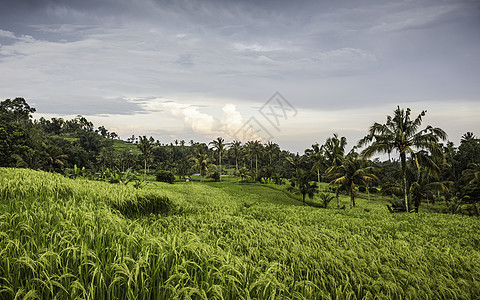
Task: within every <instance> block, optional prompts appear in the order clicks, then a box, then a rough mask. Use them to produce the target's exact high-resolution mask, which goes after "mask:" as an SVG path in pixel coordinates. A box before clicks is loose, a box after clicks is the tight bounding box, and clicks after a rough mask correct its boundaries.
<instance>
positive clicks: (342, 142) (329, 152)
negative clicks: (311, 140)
mask: <svg viewBox="0 0 480 300" xmlns="http://www.w3.org/2000/svg"><path fill="white" fill-rule="evenodd" d="M346 146H347V139H346V138H345V137H344V136H342V137H341V138H339V137H338V134H336V133H334V134H333V137H329V138H328V139H327V140H326V141H325V144H323V146H322V147H323V150H324V152H323V153H324V155H325V165H326V167H327V168H329V167H338V166H341V165H342V163H343V160H344V157H345V147H346ZM335 195H336V197H337V208H340V195H339V191H338V186H337V187H336V188H335Z"/></svg>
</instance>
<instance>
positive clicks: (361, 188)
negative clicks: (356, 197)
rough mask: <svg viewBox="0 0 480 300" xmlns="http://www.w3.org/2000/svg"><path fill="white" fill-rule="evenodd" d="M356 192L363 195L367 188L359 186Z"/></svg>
mask: <svg viewBox="0 0 480 300" xmlns="http://www.w3.org/2000/svg"><path fill="white" fill-rule="evenodd" d="M358 191H359V192H360V193H365V192H366V191H367V188H366V187H364V186H359V187H358Z"/></svg>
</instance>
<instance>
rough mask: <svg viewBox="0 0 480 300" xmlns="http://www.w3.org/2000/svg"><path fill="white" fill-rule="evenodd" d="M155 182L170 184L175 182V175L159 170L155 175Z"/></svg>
mask: <svg viewBox="0 0 480 300" xmlns="http://www.w3.org/2000/svg"><path fill="white" fill-rule="evenodd" d="M155 177H156V180H157V181H159V182H167V183H170V184H172V183H173V182H174V181H175V175H173V173H172V172H170V171H165V170H160V171H158V172H157V174H156V176H155Z"/></svg>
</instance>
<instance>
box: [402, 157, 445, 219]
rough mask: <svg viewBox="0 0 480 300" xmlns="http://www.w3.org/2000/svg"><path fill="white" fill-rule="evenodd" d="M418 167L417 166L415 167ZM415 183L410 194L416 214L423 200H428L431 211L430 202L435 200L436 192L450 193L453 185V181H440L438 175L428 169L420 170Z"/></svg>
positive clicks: (422, 168) (410, 189) (412, 184)
mask: <svg viewBox="0 0 480 300" xmlns="http://www.w3.org/2000/svg"><path fill="white" fill-rule="evenodd" d="M414 167H416V166H414ZM416 173H417V176H416V178H415V181H414V182H412V183H411V184H410V188H409V192H410V194H411V196H412V201H413V203H414V206H415V212H418V208H419V207H420V203H421V201H422V200H423V199H426V200H427V207H428V209H429V210H430V207H429V205H430V201H429V199H433V196H434V194H435V192H438V193H440V192H443V193H444V194H448V193H449V188H448V187H449V186H450V185H452V184H453V182H451V181H444V182H441V181H438V174H435V173H432V172H431V171H430V170H429V169H428V168H425V167H421V168H420V169H418V172H416Z"/></svg>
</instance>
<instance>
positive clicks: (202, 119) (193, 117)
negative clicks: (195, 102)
mask: <svg viewBox="0 0 480 300" xmlns="http://www.w3.org/2000/svg"><path fill="white" fill-rule="evenodd" d="M163 107H164V108H165V109H166V110H167V112H169V113H170V114H172V115H173V116H175V117H178V118H181V119H183V122H184V124H185V125H186V126H188V127H189V128H191V129H192V130H193V131H194V132H195V133H198V134H212V133H213V132H215V131H216V129H217V128H218V120H216V119H215V118H214V117H213V116H211V115H208V114H205V113H201V112H200V111H198V108H197V107H193V106H189V105H184V104H178V103H174V102H167V103H164V104H163Z"/></svg>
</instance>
